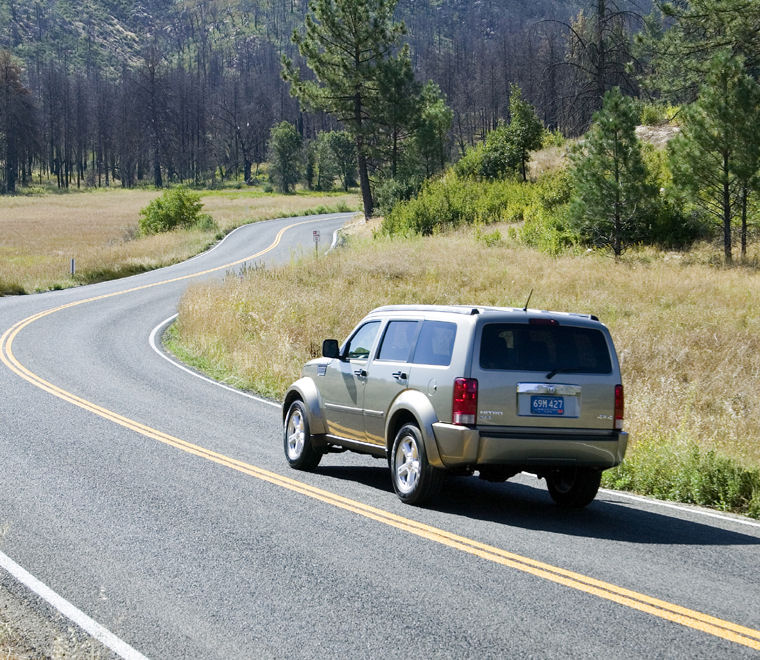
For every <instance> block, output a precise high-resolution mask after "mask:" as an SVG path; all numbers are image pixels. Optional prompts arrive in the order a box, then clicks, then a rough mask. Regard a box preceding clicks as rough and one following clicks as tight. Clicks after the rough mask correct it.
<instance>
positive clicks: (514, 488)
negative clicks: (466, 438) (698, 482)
mask: <svg viewBox="0 0 760 660" xmlns="http://www.w3.org/2000/svg"><path fill="white" fill-rule="evenodd" d="M317 471H318V472H319V473H321V474H323V475H325V476H326V477H330V478H333V479H340V480H345V481H354V482H356V483H361V484H363V485H365V486H368V487H370V488H373V489H375V490H379V491H383V492H385V493H388V494H389V495H390V496H393V488H392V486H391V483H390V476H389V474H388V469H387V468H386V467H380V466H366V467H365V466H321V467H320V468H318V470H317ZM393 497H394V498H395V496H393ZM375 505H376V506H382V504H379V503H378V502H375ZM636 506H637V505H635V504H634V505H632V502H631V501H630V500H624V499H623V498H616V496H615V493H600V495H599V496H598V499H596V500H594V502H592V503H591V504H590V505H589V506H587V507H586V508H585V509H580V510H570V511H568V510H564V509H560V508H558V507H557V506H556V505H555V504H554V503H553V502H552V500H551V498H550V497H549V494H548V492H547V491H546V487H545V486H544V482H543V481H538V480H535V486H534V485H529V484H525V483H519V482H517V481H507V482H506V483H489V482H486V481H482V480H480V479H477V478H475V477H449V478H448V479H447V480H446V482H445V484H444V487H443V490H442V492H441V493H440V494H439V495H438V497H437V498H436V499H435V500H434V501H433V502H432V503H431V504H430V505H428V506H427V507H425V508H426V509H428V510H430V511H437V512H440V513H446V514H449V515H454V516H463V517H466V518H471V519H474V520H483V521H487V522H493V523H497V524H501V525H509V526H512V527H520V528H523V529H531V530H535V531H545V532H552V533H555V534H566V535H568V536H577V537H588V538H598V539H606V540H610V541H622V542H628V543H651V544H660V545H703V546H708V545H709V546H714V545H726V546H728V545H760V534H755V535H751V534H742V533H740V532H735V531H731V530H724V529H720V528H718V527H715V526H713V525H709V524H703V523H700V522H695V521H691V520H683V519H682V518H679V517H677V516H676V515H674V514H666V513H662V514H661V513H656V512H653V511H644V510H642V509H639V508H635V507H636ZM409 511H410V514H411V512H413V511H414V509H409ZM412 517H415V518H416V516H412ZM428 522H429V521H428Z"/></svg>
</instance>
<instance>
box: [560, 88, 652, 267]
mask: <svg viewBox="0 0 760 660" xmlns="http://www.w3.org/2000/svg"><path fill="white" fill-rule="evenodd" d="M637 120H638V112H637V109H636V104H635V103H634V102H633V99H631V98H629V97H626V96H623V94H622V93H621V92H620V90H619V89H618V88H614V89H612V90H610V91H609V92H607V93H606V94H605V96H604V103H603V105H602V109H601V110H600V111H599V112H597V113H595V114H594V120H593V123H592V125H591V129H590V130H589V132H588V134H587V135H586V138H585V140H584V141H583V142H582V143H581V145H580V146H579V148H578V149H577V150H576V151H574V152H573V153H572V154H571V159H572V169H571V175H572V180H573V184H574V191H575V194H574V197H573V200H572V203H571V206H570V214H571V219H572V222H573V223H574V224H575V226H576V227H577V228H578V230H579V231H580V233H581V235H582V236H583V237H584V238H585V239H586V240H588V241H589V242H590V243H591V244H592V245H596V246H599V247H607V248H611V249H612V251H613V253H614V254H615V256H616V257H618V256H620V255H621V254H622V252H623V250H624V249H625V248H626V247H627V246H629V245H631V244H633V243H635V242H637V241H638V240H640V239H641V238H642V235H643V231H644V227H645V225H646V215H647V211H648V209H649V207H650V206H651V204H650V202H651V200H652V199H653V198H654V196H655V194H656V192H655V190H654V189H653V187H652V186H651V185H650V184H648V183H647V171H646V167H645V165H644V160H643V158H642V155H641V144H640V142H639V140H638V138H637V137H636V124H637Z"/></svg>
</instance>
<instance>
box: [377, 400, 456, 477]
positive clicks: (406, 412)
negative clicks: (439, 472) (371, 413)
mask: <svg viewBox="0 0 760 660" xmlns="http://www.w3.org/2000/svg"><path fill="white" fill-rule="evenodd" d="M402 416H403V417H410V416H411V417H413V418H414V419H415V420H416V422H417V426H418V427H419V429H420V432H421V433H422V439H423V442H424V443H425V453H426V454H427V459H428V462H429V463H430V465H432V466H433V467H436V468H445V467H446V466H445V465H444V463H443V461H442V460H441V455H440V453H439V451H438V444H437V443H436V441H435V431H434V430H433V424H434V423H435V422H437V421H438V416H437V415H436V414H435V410H434V409H433V404H432V403H430V400H429V399H428V398H427V396H425V395H424V394H423V393H422V392H419V391H417V390H404V391H403V392H401V394H399V395H398V396H397V397H396V399H395V400H394V401H393V403H392V404H391V407H390V408H389V409H388V414H387V415H386V419H385V437H386V441H387V443H388V447H387V450H388V456H389V457H390V454H391V449H392V447H391V446H390V445H392V443H393V439H394V437H395V435H396V430H397V427H398V420H399V419H400V418H401V417H402Z"/></svg>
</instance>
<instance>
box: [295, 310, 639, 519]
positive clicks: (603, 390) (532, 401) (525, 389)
mask: <svg viewBox="0 0 760 660" xmlns="http://www.w3.org/2000/svg"><path fill="white" fill-rule="evenodd" d="M322 355H323V357H321V358H318V359H315V360H311V361H310V362H308V363H307V364H306V365H305V366H304V368H303V372H302V376H301V378H300V379H299V380H297V381H296V382H295V383H293V384H292V385H291V386H290V388H289V389H288V391H287V393H286V395H285V399H284V402H283V407H282V415H283V424H284V434H283V435H284V440H283V441H284V449H285V457H286V459H287V461H288V463H289V464H290V466H291V467H293V468H295V469H298V470H313V469H314V468H316V467H317V465H318V464H319V462H320V460H321V458H322V456H324V454H326V453H328V452H333V451H345V450H352V451H357V452H361V453H365V454H371V455H373V456H376V457H381V458H386V459H387V460H388V464H389V467H390V471H391V480H392V482H393V488H394V490H395V492H396V494H397V495H398V497H399V498H400V499H401V500H402V501H404V502H406V503H409V504H420V503H422V502H425V501H427V500H429V499H430V498H431V497H433V496H434V495H435V494H436V492H437V491H438V490H439V488H440V486H441V483H442V481H443V478H444V476H445V475H446V473H447V472H449V473H455V474H458V475H462V474H475V473H477V474H478V476H479V477H480V478H482V479H486V480H489V481H505V480H506V479H509V478H510V477H512V476H514V475H516V474H518V473H519V472H521V471H528V472H531V473H534V474H536V475H538V476H539V477H540V478H544V479H545V480H546V483H547V486H548V490H549V494H550V495H551V497H552V499H553V500H554V501H555V502H556V503H557V504H558V505H560V506H562V507H583V506H586V505H587V504H588V503H590V502H591V501H592V500H593V499H594V497H595V496H596V493H597V491H598V489H599V483H600V480H601V473H602V470H604V469H607V468H610V467H614V466H615V465H618V464H619V463H620V462H621V461H622V460H623V455H624V454H625V450H626V446H627V440H628V434H627V433H625V432H624V431H623V386H622V381H621V378H620V367H619V365H618V360H617V356H616V354H615V348H614V346H613V344H612V338H611V337H610V333H609V331H608V330H607V328H606V327H605V326H604V325H603V324H602V323H600V322H599V320H598V319H597V318H596V317H594V316H590V315H587V314H570V313H564V312H547V311H538V310H532V309H510V308H496V307H466V306H438V305H419V306H414V305H395V306H386V307H379V308H377V309H375V310H373V311H372V312H370V313H369V314H368V315H367V316H366V317H365V318H364V319H362V321H361V322H360V323H359V325H357V326H356V328H355V329H354V330H353V332H352V333H351V334H350V335H349V337H348V339H346V341H345V342H344V343H343V344H342V345H339V344H338V342H337V341H336V340H334V339H327V340H325V341H324V342H323V345H322Z"/></svg>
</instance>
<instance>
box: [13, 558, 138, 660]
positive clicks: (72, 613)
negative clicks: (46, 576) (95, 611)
mask: <svg viewBox="0 0 760 660" xmlns="http://www.w3.org/2000/svg"><path fill="white" fill-rule="evenodd" d="M0 567H2V568H4V569H5V570H6V571H8V573H10V574H11V575H12V576H13V577H14V578H15V579H16V580H18V581H19V582H21V583H22V584H23V585H24V586H26V587H27V588H28V589H30V590H31V591H33V592H34V593H35V594H37V595H38V596H39V597H40V598H42V599H43V600H45V601H47V602H48V603H49V604H50V605H52V606H53V607H54V608H55V609H56V610H58V611H59V612H60V613H61V614H63V616H65V617H66V618H67V619H70V620H71V621H73V622H74V623H75V624H76V625H78V626H79V627H80V628H82V630H84V631H85V632H86V633H88V634H89V635H91V636H92V637H94V638H95V639H97V640H99V641H100V642H101V643H102V644H103V645H104V646H106V647H108V648H109V649H111V651H113V652H114V653H116V654H117V655H118V656H120V657H122V658H125V659H126V660H147V658H146V657H145V656H144V655H143V654H142V653H140V652H139V651H137V650H135V649H134V648H132V647H131V646H130V645H129V644H127V643H126V642H125V641H123V640H121V639H119V638H118V637H117V636H116V635H114V634H113V633H112V632H110V631H109V630H107V629H106V628H104V627H103V626H101V625H100V624H99V623H98V622H97V621H95V620H94V619H92V618H90V617H89V616H87V615H86V614H85V613H84V612H82V611H81V610H80V609H79V608H77V607H75V606H74V605H72V604H71V603H70V602H69V601H67V600H66V599H65V598H63V597H62V596H59V595H58V594H57V593H56V592H55V591H53V590H52V589H51V588H50V587H48V586H47V585H46V584H44V583H42V582H40V581H39V580H38V579H37V578H36V577H34V576H33V575H32V574H31V573H29V571H27V570H25V569H23V568H22V567H21V566H19V565H18V564H17V563H16V562H15V561H13V560H12V559H11V558H10V557H8V556H7V555H5V554H3V553H2V552H0Z"/></svg>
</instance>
